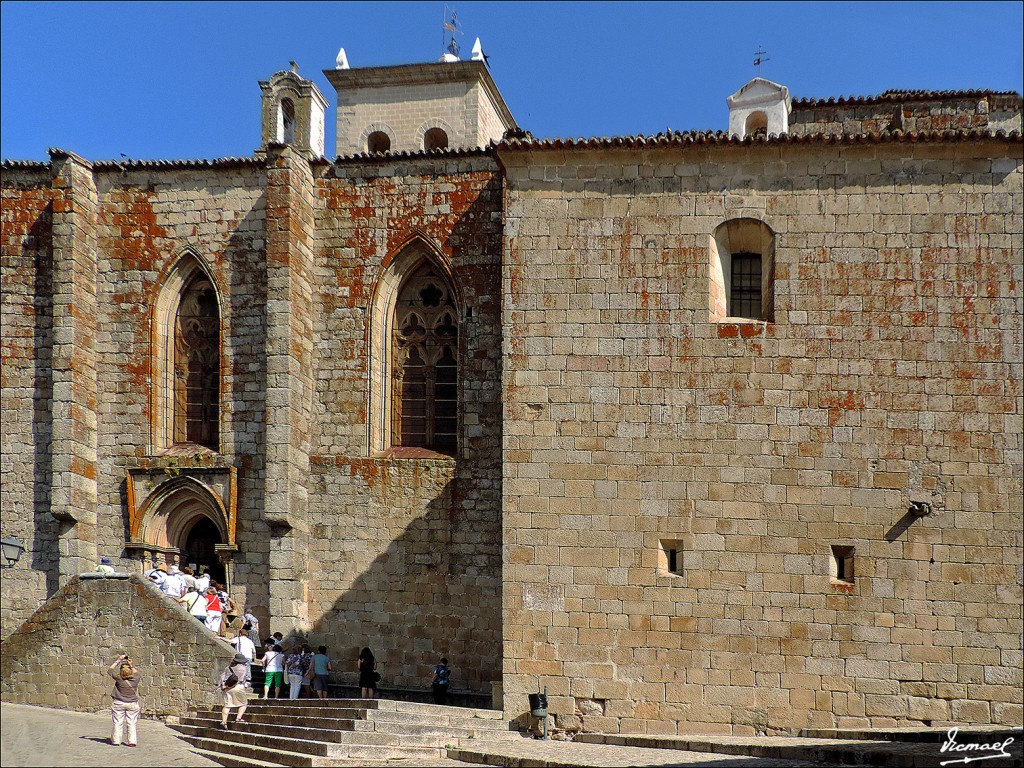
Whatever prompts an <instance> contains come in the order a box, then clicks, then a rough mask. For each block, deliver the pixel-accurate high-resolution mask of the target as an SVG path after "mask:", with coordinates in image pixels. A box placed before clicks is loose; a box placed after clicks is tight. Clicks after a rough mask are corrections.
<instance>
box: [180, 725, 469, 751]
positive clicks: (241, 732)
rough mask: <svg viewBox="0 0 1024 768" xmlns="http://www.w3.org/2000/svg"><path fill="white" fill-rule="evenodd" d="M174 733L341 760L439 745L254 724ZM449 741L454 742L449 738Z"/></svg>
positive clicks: (403, 737) (360, 733)
mask: <svg viewBox="0 0 1024 768" xmlns="http://www.w3.org/2000/svg"><path fill="white" fill-rule="evenodd" d="M174 728H175V730H177V731H179V732H180V733H186V734H189V735H191V736H203V737H206V738H211V739H214V738H215V739H219V740H221V741H232V742H238V743H240V744H251V745H255V746H259V747H269V748H271V749H282V750H287V751H291V752H304V753H307V754H309V755H317V756H320V757H344V756H345V755H346V754H347V753H348V752H349V751H350V750H351V749H352V748H354V747H387V748H397V747H406V746H411V747H416V748H420V747H425V748H437V747H438V746H443V743H441V744H438V741H441V742H443V739H439V738H437V737H434V736H422V737H416V738H414V737H412V736H410V735H409V734H401V735H400V734H391V733H377V732H374V731H323V730H318V731H311V730H309V729H305V728H288V727H287V726H265V725H260V724H258V723H244V722H243V723H237V724H236V723H234V722H232V723H231V728H230V730H227V731H225V730H223V729H221V727H220V723H219V722H218V723H217V724H216V725H215V726H206V725H184V724H181V725H177V726H174ZM268 729H273V730H275V731H276V730H280V729H286V730H287V731H288V732H289V735H278V734H276V733H270V732H268ZM448 740H449V741H454V739H452V738H449V739H448Z"/></svg>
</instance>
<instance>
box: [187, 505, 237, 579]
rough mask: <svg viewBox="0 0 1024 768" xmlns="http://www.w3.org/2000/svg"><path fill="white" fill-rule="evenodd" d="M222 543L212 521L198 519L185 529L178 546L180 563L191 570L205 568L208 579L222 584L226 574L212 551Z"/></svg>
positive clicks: (222, 565) (203, 517)
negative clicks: (182, 538) (208, 574)
mask: <svg viewBox="0 0 1024 768" xmlns="http://www.w3.org/2000/svg"><path fill="white" fill-rule="evenodd" d="M223 543H224V542H223V540H222V539H221V535H220V530H219V529H218V528H217V526H216V524H215V523H214V522H213V520H211V519H210V518H208V517H206V516H202V517H199V518H198V519H196V521H195V522H194V523H192V525H191V526H190V527H189V528H188V529H187V532H186V533H185V537H184V540H183V541H182V542H181V543H180V544H179V549H180V550H181V562H182V563H183V564H185V565H188V566H190V567H192V568H198V567H201V566H206V570H207V571H208V572H209V573H210V578H212V579H213V580H214V581H219V582H221V583H222V584H223V583H224V582H225V580H226V575H227V574H226V572H225V570H224V564H223V563H222V562H220V560H219V559H218V557H217V552H216V550H215V549H214V546H215V545H217V544H223Z"/></svg>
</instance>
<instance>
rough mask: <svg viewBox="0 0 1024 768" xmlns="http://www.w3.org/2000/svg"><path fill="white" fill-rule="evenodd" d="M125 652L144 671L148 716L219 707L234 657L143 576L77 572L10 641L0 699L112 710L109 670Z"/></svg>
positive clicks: (1, 668)
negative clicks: (221, 682) (222, 680)
mask: <svg viewBox="0 0 1024 768" xmlns="http://www.w3.org/2000/svg"><path fill="white" fill-rule="evenodd" d="M122 653H127V654H128V655H129V656H131V657H132V659H134V661H135V664H136V666H137V667H138V668H139V670H140V672H141V674H142V677H143V682H142V685H141V687H140V695H141V699H142V709H143V714H144V715H153V714H161V715H168V714H174V715H182V714H185V712H186V711H187V710H188V709H189V708H195V707H199V706H204V705H212V704H216V703H217V681H218V679H219V676H220V673H221V671H223V669H224V667H226V666H227V663H228V662H229V661H230V660H231V657H232V656H234V650H233V649H232V648H231V647H230V646H229V645H227V643H225V642H223V641H221V640H218V639H217V638H215V637H214V636H213V635H212V634H211V633H209V632H207V631H206V630H205V629H203V627H202V626H201V625H200V624H199V622H197V621H196V620H195V619H193V618H192V617H191V616H189V615H188V612H187V611H185V610H184V609H183V608H181V607H180V606H179V605H177V604H176V603H174V602H172V601H170V600H168V599H167V598H165V597H163V595H161V594H160V592H159V590H157V589H156V588H154V587H153V586H152V585H150V584H149V583H147V582H146V581H145V580H144V579H142V578H141V577H139V576H137V575H135V576H132V577H131V578H130V579H126V578H94V577H92V578H90V577H87V576H86V577H77V576H76V577H74V578H73V579H71V580H70V581H69V582H68V583H67V584H65V585H64V587H62V588H61V589H60V591H59V592H57V594H55V595H54V596H53V597H52V598H50V600H48V601H47V602H46V604H45V605H43V607H42V608H40V609H39V610H38V611H36V612H35V613H34V614H33V615H32V617H31V618H30V619H29V620H28V621H27V622H26V623H25V624H24V625H23V626H22V627H21V628H20V629H19V630H18V631H17V632H16V633H14V634H13V635H12V636H11V637H9V638H8V639H6V640H4V642H3V645H2V654H0V696H2V697H3V700H4V701H11V702H17V703H19V704H35V705H37V706H44V707H59V708H61V709H72V710H78V711H84V712H91V711H97V710H100V709H103V708H106V707H109V706H110V692H111V690H113V687H114V681H113V680H112V679H111V678H110V676H109V675H108V674H107V669H108V667H109V666H110V665H111V664H112V663H113V661H114V659H116V658H117V657H118V656H119V655H121V654H122Z"/></svg>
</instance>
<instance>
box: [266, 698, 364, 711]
mask: <svg viewBox="0 0 1024 768" xmlns="http://www.w3.org/2000/svg"><path fill="white" fill-rule="evenodd" d="M379 703H380V699H287V698H285V699H255V698H254V699H252V700H251V701H250V702H249V706H250V707H273V706H286V707H349V708H352V709H376V708H377V705H378V704H379Z"/></svg>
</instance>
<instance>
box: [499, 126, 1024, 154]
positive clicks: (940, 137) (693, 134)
mask: <svg viewBox="0 0 1024 768" xmlns="http://www.w3.org/2000/svg"><path fill="white" fill-rule="evenodd" d="M986 139H989V140H997V141H1009V142H1021V133H1020V131H1012V132H1010V133H1006V132H1005V131H995V132H991V131H988V130H983V129H971V130H948V131H925V132H908V133H904V132H903V131H885V132H882V133H858V134H848V133H843V134H835V133H815V134H810V135H807V136H794V135H792V134H782V135H775V134H771V135H769V136H756V137H754V136H748V137H747V138H745V139H738V138H735V137H733V136H730V135H729V134H728V133H725V132H724V131H686V132H679V131H672V132H670V133H659V134H656V135H654V136H645V135H643V134H639V135H636V136H610V137H609V136H600V137H598V136H595V137H591V138H584V137H580V138H564V139H538V138H536V137H534V136H532V135H530V134H527V135H526V136H525V137H522V138H513V137H511V136H508V137H506V138H504V139H502V141H501V142H500V143H498V144H497V148H498V149H499V150H517V149H527V150H532V149H581V148H598V147H600V148H609V147H626V148H630V149H639V148H643V147H669V146H690V145H697V146H708V145H733V146H748V145H754V144H770V145H779V144H880V143H891V142H904V143H911V144H926V143H941V142H951V141H978V140H986Z"/></svg>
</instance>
